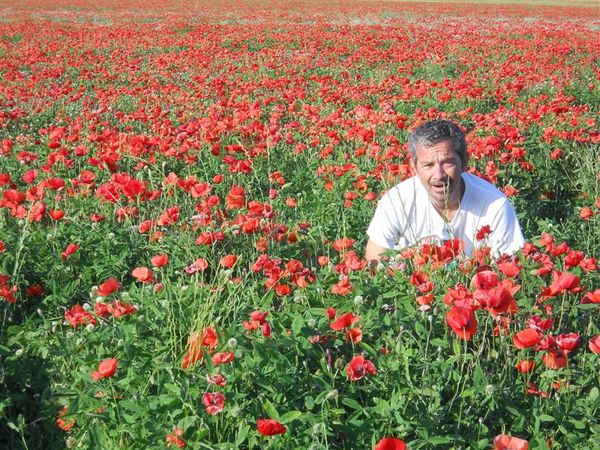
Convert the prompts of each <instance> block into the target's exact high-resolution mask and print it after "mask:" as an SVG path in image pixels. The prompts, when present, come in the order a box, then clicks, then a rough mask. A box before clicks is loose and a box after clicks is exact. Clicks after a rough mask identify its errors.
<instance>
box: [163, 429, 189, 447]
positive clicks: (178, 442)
mask: <svg viewBox="0 0 600 450" xmlns="http://www.w3.org/2000/svg"><path fill="white" fill-rule="evenodd" d="M182 435H183V430H182V429H181V428H175V429H174V430H173V433H171V434H168V435H167V439H166V443H167V447H170V446H171V445H174V446H175V447H178V448H185V446H186V443H185V441H184V440H183V439H182V438H181V436H182Z"/></svg>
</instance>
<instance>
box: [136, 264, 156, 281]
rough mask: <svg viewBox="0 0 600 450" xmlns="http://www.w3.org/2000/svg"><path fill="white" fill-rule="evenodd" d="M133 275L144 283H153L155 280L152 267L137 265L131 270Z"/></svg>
mask: <svg viewBox="0 0 600 450" xmlns="http://www.w3.org/2000/svg"><path fill="white" fill-rule="evenodd" d="M131 275H133V277H134V278H136V279H137V280H138V281H141V282H142V283H152V282H153V281H155V280H154V273H153V272H152V269H148V268H147V267H136V268H135V269H133V271H132V272H131Z"/></svg>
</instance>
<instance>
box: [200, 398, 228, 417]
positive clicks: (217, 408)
mask: <svg viewBox="0 0 600 450" xmlns="http://www.w3.org/2000/svg"><path fill="white" fill-rule="evenodd" d="M202 404H203V405H204V409H205V411H206V412H207V413H208V414H211V415H214V414H217V413H220V412H221V411H223V407H224V406H225V396H224V395H223V394H222V393H220V392H206V393H205V394H204V395H203V396H202Z"/></svg>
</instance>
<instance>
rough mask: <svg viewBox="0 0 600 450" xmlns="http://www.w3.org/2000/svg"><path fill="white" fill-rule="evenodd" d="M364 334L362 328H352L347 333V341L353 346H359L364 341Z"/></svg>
mask: <svg viewBox="0 0 600 450" xmlns="http://www.w3.org/2000/svg"><path fill="white" fill-rule="evenodd" d="M362 338H363V334H362V330H361V329H360V328H351V329H349V330H347V331H346V339H347V340H348V342H352V343H353V344H358V343H359V342H360V341H362Z"/></svg>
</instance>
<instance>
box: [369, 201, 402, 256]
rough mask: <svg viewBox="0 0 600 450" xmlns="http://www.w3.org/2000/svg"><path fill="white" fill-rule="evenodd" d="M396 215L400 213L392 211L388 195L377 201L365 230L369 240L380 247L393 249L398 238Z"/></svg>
mask: <svg viewBox="0 0 600 450" xmlns="http://www.w3.org/2000/svg"><path fill="white" fill-rule="evenodd" d="M398 214H400V212H399V211H396V210H395V209H394V207H393V205H392V200H391V198H390V194H389V193H388V194H386V195H384V196H383V197H382V198H381V200H379V203H378V204H377V208H376V209H375V214H374V215H373V219H372V220H371V223H370V224H369V228H368V229H367V234H368V236H369V239H371V240H372V241H373V242H374V243H375V244H377V245H379V246H381V247H384V248H387V249H392V248H394V247H395V246H396V243H397V242H398V237H399V236H400V228H399V225H400V221H399V217H398Z"/></svg>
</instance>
